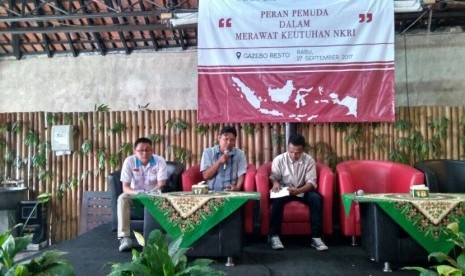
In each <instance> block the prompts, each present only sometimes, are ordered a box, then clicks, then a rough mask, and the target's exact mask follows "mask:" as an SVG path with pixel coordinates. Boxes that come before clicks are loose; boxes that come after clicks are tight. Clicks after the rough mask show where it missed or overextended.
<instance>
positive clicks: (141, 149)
mask: <svg viewBox="0 0 465 276" xmlns="http://www.w3.org/2000/svg"><path fill="white" fill-rule="evenodd" d="M167 178H168V176H167V170H166V162H165V159H163V157H161V156H158V155H156V154H153V149H152V141H151V140H150V139H148V138H144V137H143V138H138V139H137V140H136V141H135V142H134V154H133V155H131V156H129V157H127V158H126V159H125V160H124V163H123V167H122V169H121V182H122V183H123V193H122V194H121V195H120V196H119V197H118V206H117V210H118V211H117V212H118V238H119V239H120V246H119V251H126V250H129V249H131V247H132V240H131V237H130V236H131V229H130V208H131V205H132V199H131V196H132V195H136V194H139V193H146V192H150V191H154V190H159V191H161V188H162V187H163V186H164V185H165V184H166V179H167Z"/></svg>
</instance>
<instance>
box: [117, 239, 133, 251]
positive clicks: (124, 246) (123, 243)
mask: <svg viewBox="0 0 465 276" xmlns="http://www.w3.org/2000/svg"><path fill="white" fill-rule="evenodd" d="M131 248H132V240H131V238H129V237H124V238H122V239H120V241H119V252H123V251H127V250H130V249H131Z"/></svg>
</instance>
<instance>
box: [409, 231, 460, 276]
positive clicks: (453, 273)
mask: <svg viewBox="0 0 465 276" xmlns="http://www.w3.org/2000/svg"><path fill="white" fill-rule="evenodd" d="M446 231H447V232H448V233H449V234H451V235H452V237H451V238H450V239H449V241H450V242H453V243H454V244H455V245H456V246H458V247H460V248H461V251H460V252H459V255H458V256H457V258H456V259H455V260H454V259H453V258H452V257H451V256H449V255H447V254H444V253H443V252H433V253H431V254H429V255H428V259H429V260H431V258H434V259H436V261H437V262H438V263H440V264H439V265H434V266H432V267H431V269H427V268H423V267H418V266H409V267H403V268H402V269H408V270H417V271H419V272H420V276H434V275H450V276H461V275H465V233H462V232H459V224H458V223H457V222H452V223H450V224H449V225H447V229H446ZM444 262H447V263H449V264H441V263H444ZM433 269H435V270H433Z"/></svg>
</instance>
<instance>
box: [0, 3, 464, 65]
mask: <svg viewBox="0 0 465 276" xmlns="http://www.w3.org/2000/svg"><path fill="white" fill-rule="evenodd" d="M198 2H199V0H184V1H182V0H0V57H15V58H16V59H21V58H23V57H24V56H27V55H47V56H48V57H53V56H56V55H59V54H66V55H72V56H75V57H76V56H78V55H80V54H83V53H97V54H100V55H105V54H107V53H110V52H120V53H125V54H131V53H132V52H134V51H142V50H151V51H158V50H160V49H170V48H176V49H181V50H185V49H189V48H192V47H196V46H197V24H196V23H195V22H194V23H189V22H187V23H185V24H182V25H176V26H174V24H172V21H171V20H170V18H178V17H181V16H182V15H186V14H191V15H193V16H195V14H196V12H197V10H198ZM464 4H465V1H463V0H462V1H441V2H437V3H436V4H434V5H430V6H428V7H425V8H424V9H423V11H422V12H413V13H401V14H396V15H395V18H396V30H397V31H398V32H401V31H402V30H404V29H406V28H407V27H412V24H413V27H414V28H430V29H431V28H434V29H437V28H440V27H443V26H462V28H463V27H465V6H464ZM429 8H430V9H429ZM434 29H433V31H434Z"/></svg>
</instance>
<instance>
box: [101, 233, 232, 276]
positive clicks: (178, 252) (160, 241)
mask: <svg viewBox="0 0 465 276" xmlns="http://www.w3.org/2000/svg"><path fill="white" fill-rule="evenodd" d="M134 233H135V236H136V239H137V242H138V243H139V244H140V245H141V246H142V247H143V249H142V251H141V252H138V251H137V250H135V249H133V250H132V261H131V262H128V263H116V264H113V265H112V267H111V273H110V274H109V275H110V276H117V275H134V276H136V275H140V276H145V275H160V276H161V275H164V276H175V275H226V273H225V272H223V271H218V270H215V269H213V268H211V267H209V266H208V265H209V264H211V263H212V262H213V261H212V260H209V259H196V260H194V261H193V262H191V263H188V261H187V257H186V255H185V253H186V251H187V250H188V248H180V247H179V246H180V244H181V241H182V237H180V238H178V239H177V240H175V241H173V242H171V243H170V244H169V245H168V244H167V242H166V239H165V236H164V234H163V233H162V232H161V231H160V230H158V229H156V230H153V231H152V232H150V234H149V238H148V241H147V243H146V242H145V240H144V237H143V236H142V235H141V234H140V233H137V232H134Z"/></svg>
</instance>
